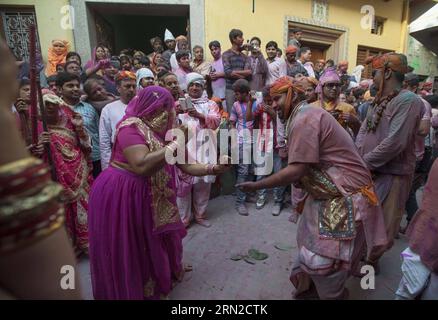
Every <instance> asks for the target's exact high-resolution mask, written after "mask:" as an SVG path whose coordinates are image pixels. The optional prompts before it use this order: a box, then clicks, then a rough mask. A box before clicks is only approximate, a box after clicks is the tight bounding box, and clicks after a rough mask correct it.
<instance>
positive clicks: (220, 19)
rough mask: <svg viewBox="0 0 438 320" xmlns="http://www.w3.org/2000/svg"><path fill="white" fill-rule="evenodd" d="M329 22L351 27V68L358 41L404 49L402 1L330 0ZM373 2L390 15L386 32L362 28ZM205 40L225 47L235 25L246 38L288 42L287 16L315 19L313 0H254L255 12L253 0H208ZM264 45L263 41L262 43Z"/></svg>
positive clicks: (377, 10)
mask: <svg viewBox="0 0 438 320" xmlns="http://www.w3.org/2000/svg"><path fill="white" fill-rule="evenodd" d="M328 3H329V5H328V19H327V24H333V25H337V26H340V27H344V28H346V29H347V30H349V36H348V39H346V41H347V46H348V52H347V56H346V57H347V59H348V60H349V61H351V62H353V63H350V68H353V67H354V63H355V62H356V56H357V47H358V45H362V46H370V47H376V48H381V49H388V50H395V51H401V50H403V49H402V48H401V33H402V23H401V22H402V12H403V1H401V0H392V1H389V2H383V1H381V0H366V1H363V0H358V1H350V0H330V1H328ZM367 4H368V5H372V6H373V7H374V8H375V14H376V15H377V16H382V17H385V18H387V20H386V23H385V25H384V33H383V35H381V36H380V35H374V34H371V32H370V30H364V29H362V28H361V24H360V22H361V19H362V17H363V16H364V14H361V13H360V9H361V7H362V6H363V5H367ZM205 12H206V15H205V30H206V33H205V37H206V39H205V42H206V43H207V44H208V41H210V40H219V41H220V42H221V43H222V44H223V47H224V49H225V48H228V47H229V46H230V42H229V40H228V32H229V31H230V30H231V29H232V28H238V29H241V30H242V31H243V32H244V37H245V39H249V38H251V37H252V36H258V37H260V38H261V39H262V42H263V43H264V44H266V43H267V42H268V41H270V40H274V41H276V42H277V43H278V44H279V46H280V47H282V48H284V47H285V46H286V43H285V42H286V40H285V32H286V31H287V22H286V21H285V17H287V16H292V17H299V18H304V19H306V20H309V21H310V22H312V23H315V24H318V22H317V21H313V20H312V1H310V0H255V13H252V1H250V0H248V1H238V0H221V1H217V0H205ZM262 46H263V44H262Z"/></svg>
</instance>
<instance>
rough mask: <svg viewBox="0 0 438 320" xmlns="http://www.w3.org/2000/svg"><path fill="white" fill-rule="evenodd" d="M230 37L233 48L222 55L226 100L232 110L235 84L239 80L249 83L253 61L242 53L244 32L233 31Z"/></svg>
mask: <svg viewBox="0 0 438 320" xmlns="http://www.w3.org/2000/svg"><path fill="white" fill-rule="evenodd" d="M229 37H230V41H231V44H232V47H231V49H229V50H227V51H225V52H224V53H223V54H222V61H223V64H224V72H225V79H226V91H225V99H226V101H227V108H230V107H231V106H232V105H233V104H234V101H235V97H234V90H233V84H234V83H235V82H236V81H237V80H239V79H246V80H248V81H249V80H251V75H252V70H251V61H250V60H249V58H248V56H247V55H245V54H243V53H242V50H243V47H242V45H243V32H242V31H241V30H237V29H233V30H231V31H230V35H229ZM227 111H228V110H227Z"/></svg>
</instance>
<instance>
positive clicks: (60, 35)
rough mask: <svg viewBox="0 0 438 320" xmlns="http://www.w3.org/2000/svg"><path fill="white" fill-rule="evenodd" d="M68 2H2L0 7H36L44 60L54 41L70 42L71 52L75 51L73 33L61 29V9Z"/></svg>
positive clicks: (62, 0) (54, 0)
mask: <svg viewBox="0 0 438 320" xmlns="http://www.w3.org/2000/svg"><path fill="white" fill-rule="evenodd" d="M68 4H69V1H68V0H37V1H35V0H33V1H32V0H1V1H0V5H11V6H34V8H35V14H36V19H37V24H38V35H39V39H40V43H41V48H42V54H43V58H44V60H46V59H47V50H48V48H49V46H50V44H51V41H52V40H53V39H63V40H67V41H69V42H70V50H74V41H73V31H72V30H63V29H62V28H61V18H62V16H63V15H62V13H61V8H62V7H63V6H65V5H68Z"/></svg>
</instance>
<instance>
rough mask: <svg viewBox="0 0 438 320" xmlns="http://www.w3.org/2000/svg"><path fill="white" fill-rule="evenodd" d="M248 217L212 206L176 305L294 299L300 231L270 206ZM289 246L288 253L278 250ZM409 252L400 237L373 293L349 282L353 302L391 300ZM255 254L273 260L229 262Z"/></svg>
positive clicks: (194, 231) (190, 246)
mask: <svg viewBox="0 0 438 320" xmlns="http://www.w3.org/2000/svg"><path fill="white" fill-rule="evenodd" d="M247 205H248V208H249V211H250V215H249V216H247V217H243V216H240V215H238V214H237V213H236V211H235V209H234V198H233V196H221V197H218V198H215V199H213V200H211V201H210V204H209V207H208V216H209V218H210V222H211V223H212V227H211V228H210V229H206V228H204V227H201V226H199V225H193V226H192V227H191V228H190V229H189V230H188V235H187V237H186V238H185V239H184V262H185V263H188V264H191V265H192V266H193V272H190V273H187V274H186V277H185V278H184V280H183V282H182V283H180V284H178V286H177V287H175V289H174V290H173V291H172V293H171V295H170V299H172V300H179V299H184V300H186V299H187V300H192V299H193V300H207V299H231V300H234V299H245V300H246V299H248V300H252V299H260V300H265V299H266V300H268V299H278V300H289V299H292V295H291V293H292V290H293V286H292V284H291V283H290V281H289V274H290V268H291V265H292V261H293V259H294V258H295V255H296V252H297V249H296V240H295V239H296V229H297V228H296V225H295V224H293V223H291V222H289V221H288V218H289V210H290V209H289V208H285V209H283V211H282V213H281V215H280V216H278V217H274V216H272V215H271V208H272V200H271V201H270V203H268V204H267V205H266V206H265V208H263V209H262V210H256V209H255V204H247ZM276 244H283V245H288V246H290V247H291V249H289V250H288V251H282V250H279V249H277V248H275V245H276ZM406 246H407V241H406V239H405V238H404V237H403V236H401V237H400V239H399V240H396V244H395V246H394V247H393V248H392V249H391V250H390V251H389V252H387V253H386V254H385V255H384V256H383V258H382V259H381V273H380V275H378V276H376V281H375V284H376V288H375V290H363V289H361V287H360V279H358V278H351V279H350V280H349V281H348V288H349V290H350V299H361V300H363V299H374V300H376V299H393V298H394V292H395V291H396V289H397V286H398V283H399V281H400V278H401V273H400V264H401V261H400V252H401V251H403V250H404V249H405V248H406ZM249 249H257V250H259V251H262V252H265V253H267V254H268V255H269V257H268V259H266V260H264V261H257V262H256V263H255V264H254V265H252V264H248V263H247V262H245V261H243V260H241V261H232V260H231V259H230V257H231V256H232V255H234V254H238V253H246V252H247V251H248V250H249ZM79 271H80V273H81V284H82V290H83V294H84V298H86V299H92V291H91V283H90V273H89V263H88V260H87V259H85V260H82V261H81V262H80V264H79Z"/></svg>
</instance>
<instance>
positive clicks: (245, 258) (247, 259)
mask: <svg viewBox="0 0 438 320" xmlns="http://www.w3.org/2000/svg"><path fill="white" fill-rule="evenodd" d="M243 260H245V262H246V263H249V264H255V263H256V261H255V260H254V259H252V258H251V257H248V256H244V257H243Z"/></svg>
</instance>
